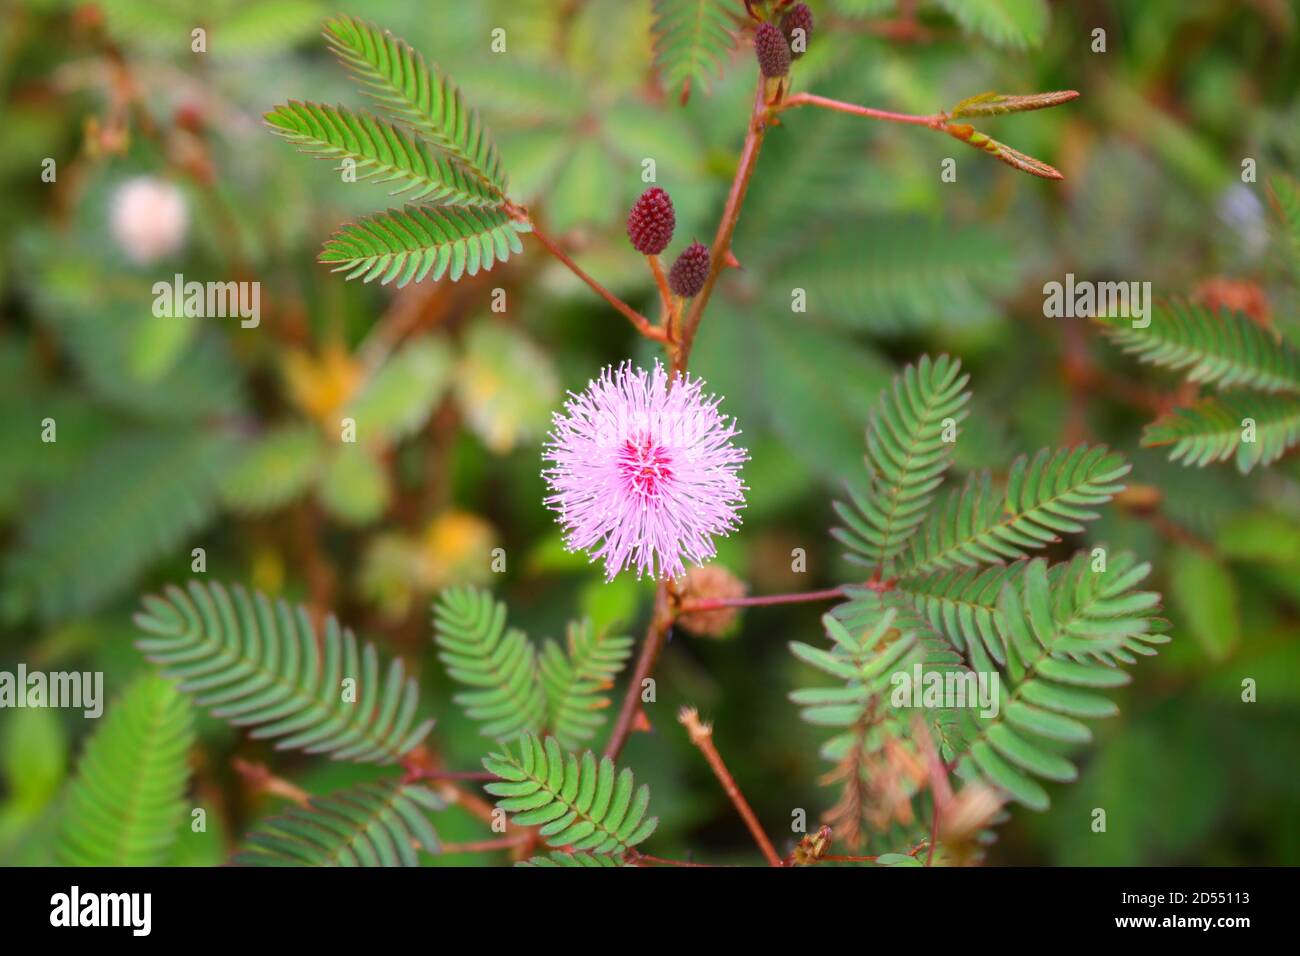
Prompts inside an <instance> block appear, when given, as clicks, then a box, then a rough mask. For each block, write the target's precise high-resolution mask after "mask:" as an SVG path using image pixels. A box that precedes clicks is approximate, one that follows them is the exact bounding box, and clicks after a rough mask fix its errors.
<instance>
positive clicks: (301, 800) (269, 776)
mask: <svg viewBox="0 0 1300 956" xmlns="http://www.w3.org/2000/svg"><path fill="white" fill-rule="evenodd" d="M231 763H232V765H233V766H234V768H235V771H236V772H237V773H238V774H239V775H240V776H241V777H243V778H244V779H245V780H247V781H248V783H249V784H250V785H251V786H252V787H253V789H254V790H256V791H258V792H259V793H270V794H274V795H275V796H277V797H283V798H284V799H285V800H289V801H290V802H292V803H296V804H297V805H298V806H300V807H304V808H307V809H310V808H311V794H309V793H308V792H307V791H306V790H304V789H302V788H301V787H299V786H297V785H296V784H292V783H290V782H289V781H288V780H285V779H283V778H281V777H277V776H276V775H275V774H273V773H271V771H270V770H269V769H267V766H266V764H261V763H253V762H252V761H249V760H241V759H240V758H239V757H236V758H235V759H234V760H232V761H231Z"/></svg>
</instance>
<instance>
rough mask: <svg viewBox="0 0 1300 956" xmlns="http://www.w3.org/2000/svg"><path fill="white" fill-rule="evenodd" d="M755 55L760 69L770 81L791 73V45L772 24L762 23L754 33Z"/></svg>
mask: <svg viewBox="0 0 1300 956" xmlns="http://www.w3.org/2000/svg"><path fill="white" fill-rule="evenodd" d="M754 54H755V55H756V56H757V57H758V68H759V69H760V70H762V71H763V75H764V76H766V77H767V78H768V79H773V78H775V77H778V76H785V75H786V74H787V73H789V72H790V44H789V43H787V42H786V41H785V37H784V36H783V35H782V33H781V31H780V30H778V29H777V28H776V27H774V26H773V25H772V24H770V23H760V24H759V25H758V29H757V30H755V31H754Z"/></svg>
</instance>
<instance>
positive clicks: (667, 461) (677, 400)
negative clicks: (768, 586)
mask: <svg viewBox="0 0 1300 956" xmlns="http://www.w3.org/2000/svg"><path fill="white" fill-rule="evenodd" d="M703 385H704V383H703V381H701V380H700V379H698V378H696V379H691V378H690V377H689V376H681V375H676V376H674V377H673V380H672V382H671V383H670V382H669V380H668V373H667V372H666V371H665V370H664V367H663V365H662V364H660V363H659V362H655V367H654V370H653V371H650V372H647V371H645V370H644V369H640V368H638V369H633V367H632V363H631V362H624V363H623V364H622V365H620V366H619V367H618V368H617V369H614V368H613V367H610V368H606V369H605V370H604V371H603V372H602V373H601V375H600V378H599V379H596V380H594V381H592V382H589V383H588V385H587V388H586V389H585V390H584V391H583V392H581V393H580V394H573V393H570V398H569V400H568V401H567V402H566V403H565V409H564V414H562V415H561V414H559V413H556V415H555V416H554V419H555V421H554V429H553V430H552V432H551V434H550V438H549V440H548V441H547V443H546V450H545V453H544V456H543V458H544V460H545V462H546V463H547V465H548V466H549V467H547V468H544V469H543V471H542V476H543V477H544V478H545V479H546V482H547V484H548V485H549V486H550V490H551V492H552V494H551V495H550V496H549V497H547V498H546V504H547V506H548V507H550V508H552V509H554V510H555V511H556V512H558V514H559V521H560V524H561V525H562V526H563V528H564V538H565V545H566V546H567V547H568V548H569V549H570V550H571V551H586V552H587V553H588V554H590V555H591V559H592V560H593V561H596V560H603V561H604V562H605V577H606V579H608V580H612V579H613V578H614V576H615V575H616V574H618V572H620V571H622V570H623V569H624V568H629V567H632V566H635V567H636V570H637V576H638V577H640V576H641V575H643V574H647V573H648V574H649V575H650V576H651V577H655V578H675V577H678V576H680V575H682V574H684V573H685V571H686V568H685V566H684V564H683V561H682V559H683V557H685V558H687V559H689V560H691V561H693V562H694V563H696V564H702V563H704V562H705V561H708V560H709V559H711V558H713V557H714V555H715V554H716V549H715V548H714V544H713V538H714V536H715V535H719V534H729V533H730V532H732V531H734V530H735V529H736V528H737V527H738V526H739V524H740V516H739V511H740V509H741V508H742V507H744V502H745V495H744V493H745V486H744V484H742V483H741V480H740V474H739V472H740V467H741V465H742V464H743V463H744V462H745V460H746V459H747V458H748V455H747V454H746V452H745V449H743V448H738V447H736V445H734V444H733V443H732V438H733V437H734V436H735V435H737V434H739V431H738V430H737V428H736V420H735V419H734V418H733V419H730V420H728V419H726V418H724V417H723V416H722V415H721V414H719V412H718V403H719V402H720V401H721V399H719V398H717V397H715V396H712V395H709V396H706V395H704V394H703V393H702V388H703Z"/></svg>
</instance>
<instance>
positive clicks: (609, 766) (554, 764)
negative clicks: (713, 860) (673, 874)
mask: <svg viewBox="0 0 1300 956" xmlns="http://www.w3.org/2000/svg"><path fill="white" fill-rule="evenodd" d="M483 766H484V767H486V768H487V769H488V770H489V771H491V772H492V773H494V774H496V775H497V776H498V777H500V778H501V779H500V780H499V781H496V782H493V783H489V784H487V786H486V787H485V789H486V790H487V791H488V792H489V793H491V794H492V795H493V796H496V797H500V798H501V799H500V800H498V801H497V806H498V807H500V808H501V809H502V810H505V811H507V812H508V813H511V814H513V821H514V823H515V824H517V825H518V826H536V827H540V828H541V829H540V830H538V833H539V834H540V835H541V837H542V838H543V839H544V840H545V841H546V844H547V845H548V846H551V847H555V848H557V849H566V850H568V851H570V852H573V853H580V852H583V851H587V852H590V853H596V854H610V853H616V852H617V853H625V852H627V851H628V850H630V849H631V848H632V847H634V846H636V845H637V844H638V843H641V842H642V841H644V840H646V839H647V838H648V837H649V836H650V834H652V833H654V831H655V827H656V826H658V824H659V818H658V817H648V816H646V811H647V810H648V809H649V806H650V788H649V787H647V786H645V785H644V784H642V785H641V787H640V788H638V787H637V786H636V782H635V780H633V777H632V771H631V770H628V769H626V768H625V769H623V770H622V771H616V770H615V768H614V762H613V761H612V760H610V759H609V758H608V757H602V758H601V759H600V762H599V763H597V761H596V757H595V755H594V754H592V752H591V751H590V750H588V751H587V752H586V753H584V754H583V755H582V756H581V757H578V756H577V755H575V754H572V753H568V754H566V753H565V752H564V751H563V750H562V749H561V748H560V744H559V742H558V741H557V740H556V739H555V738H554V737H547V738H546V739H545V740H542V739H541V738H538V737H535V736H533V735H531V734H528V735H526V736H524V737H523V738H522V739H521V740H520V741H519V755H518V756H516V755H515V754H514V753H512V752H511V751H510V750H509V748H506V749H505V750H504V751H503V752H502V753H500V754H491V755H489V756H488V757H485V758H484V760H483Z"/></svg>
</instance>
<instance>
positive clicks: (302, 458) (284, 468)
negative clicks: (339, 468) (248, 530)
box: [219, 422, 326, 513]
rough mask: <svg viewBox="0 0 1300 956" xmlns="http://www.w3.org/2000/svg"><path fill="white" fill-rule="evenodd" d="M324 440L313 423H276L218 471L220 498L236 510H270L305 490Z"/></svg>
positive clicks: (313, 477) (321, 454)
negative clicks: (219, 475) (225, 467)
mask: <svg viewBox="0 0 1300 956" xmlns="http://www.w3.org/2000/svg"><path fill="white" fill-rule="evenodd" d="M325 447H326V446H325V442H324V440H323V439H322V438H321V434H320V432H319V431H318V430H317V429H316V428H315V427H314V426H312V425H307V424H303V423H300V422H292V423H288V424H283V425H276V426H273V427H272V428H270V429H269V430H268V431H267V432H266V433H265V434H263V435H259V436H258V437H257V438H254V439H253V440H251V441H250V442H248V443H247V444H246V445H245V446H244V447H243V449H241V450H240V452H239V453H238V454H237V456H236V458H235V461H234V463H233V464H232V465H231V466H230V467H228V468H227V469H226V470H225V471H224V472H223V473H222V475H221V478H220V481H219V488H220V492H221V498H222V501H223V502H224V503H225V504H226V506H227V507H230V508H233V509H235V510H236V511H241V512H251V513H260V512H265V511H273V510H275V509H276V508H279V507H281V506H283V505H286V504H288V503H289V502H291V501H293V500H294V499H296V498H298V497H300V496H301V495H302V494H304V493H305V492H306V491H307V489H308V488H310V487H311V485H312V483H313V482H314V481H315V480H316V477H317V475H318V474H319V472H320V468H321V462H322V459H323V457H324V453H325Z"/></svg>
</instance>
